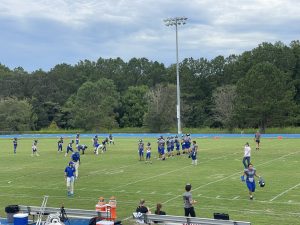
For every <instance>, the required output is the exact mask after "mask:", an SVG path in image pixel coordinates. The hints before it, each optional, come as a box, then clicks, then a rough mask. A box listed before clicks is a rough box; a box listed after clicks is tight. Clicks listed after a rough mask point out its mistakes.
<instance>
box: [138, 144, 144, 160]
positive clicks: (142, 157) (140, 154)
mask: <svg viewBox="0 0 300 225" xmlns="http://www.w3.org/2000/svg"><path fill="white" fill-rule="evenodd" d="M138 153H139V157H140V161H142V160H144V142H143V140H142V139H140V140H139V143H138Z"/></svg>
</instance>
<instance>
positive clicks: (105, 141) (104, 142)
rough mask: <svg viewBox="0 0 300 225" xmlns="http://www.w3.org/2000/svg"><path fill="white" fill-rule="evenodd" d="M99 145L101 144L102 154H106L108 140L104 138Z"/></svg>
mask: <svg viewBox="0 0 300 225" xmlns="http://www.w3.org/2000/svg"><path fill="white" fill-rule="evenodd" d="M101 143H102V145H101V149H102V153H104V152H106V150H107V148H106V146H107V144H108V143H109V140H108V138H105V139H104V140H103V141H102V142H101Z"/></svg>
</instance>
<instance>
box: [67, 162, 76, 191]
mask: <svg viewBox="0 0 300 225" xmlns="http://www.w3.org/2000/svg"><path fill="white" fill-rule="evenodd" d="M75 172H76V169H75V167H74V163H73V162H72V161H71V162H69V165H68V166H67V167H66V168H65V180H66V182H67V192H68V196H73V195H74V181H75V178H74V176H75Z"/></svg>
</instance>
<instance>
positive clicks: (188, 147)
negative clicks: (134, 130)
mask: <svg viewBox="0 0 300 225" xmlns="http://www.w3.org/2000/svg"><path fill="white" fill-rule="evenodd" d="M145 151H146V162H150V163H152V161H151V143H150V142H148V143H147V145H146V147H145V143H144V142H143V140H142V139H140V140H139V142H138V154H139V160H140V161H142V160H144V152H145ZM157 152H158V159H160V160H166V158H170V157H174V156H178V155H181V154H187V155H188V157H189V158H192V164H193V165H197V153H198V145H197V143H196V141H192V139H191V135H190V134H185V135H182V136H181V138H179V137H178V136H177V135H176V136H169V137H167V138H166V139H165V138H164V137H163V136H160V137H159V138H158V139H157Z"/></svg>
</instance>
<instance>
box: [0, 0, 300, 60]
mask: <svg viewBox="0 0 300 225" xmlns="http://www.w3.org/2000/svg"><path fill="white" fill-rule="evenodd" d="M299 12H300V1H298V0H214V1H212V0H160V1H158V0H1V1H0V18H1V20H0V28H2V35H1V37H0V48H1V47H2V48H5V49H6V48H8V46H9V49H10V52H11V54H12V56H13V54H14V53H13V52H14V51H15V52H18V54H19V57H20V58H22V52H23V51H24V52H27V51H29V49H31V50H32V52H36V53H37V55H35V59H34V60H35V61H36V59H37V58H38V59H39V60H44V61H43V64H45V63H46V60H51V65H53V64H57V63H60V61H58V60H57V61H55V62H53V60H55V58H57V59H59V60H62V59H63V58H65V59H66V60H68V59H70V58H72V59H74V60H78V61H79V60H80V59H91V58H92V59H95V58H97V57H121V58H123V59H124V60H128V59H130V58H131V57H147V58H149V59H153V60H160V61H161V62H164V63H166V64H169V63H170V62H173V61H174V50H175V31H174V27H173V29H172V28H170V27H166V26H165V25H164V23H163V19H165V18H167V17H174V16H186V17H188V21H187V24H186V25H185V26H184V27H180V28H179V48H180V56H181V58H184V57H209V58H212V57H215V56H217V55H219V54H222V55H224V56H227V55H229V54H231V53H237V54H238V53H241V52H243V51H245V50H250V49H252V48H254V47H256V46H257V44H259V43H261V42H264V41H267V42H275V41H279V40H280V41H283V42H285V43H287V44H288V43H289V42H290V41H291V40H294V39H298V38H299V33H300V27H299V25H298V24H299V23H300V13H299ZM34 48H37V49H36V50H35V49H34ZM47 49H48V50H49V52H50V53H51V54H53V55H49V57H40V55H38V52H39V50H41V51H43V52H47ZM54 50H56V51H54ZM50 53H49V54H50ZM2 54H3V53H2ZM24 55H25V53H24ZM24 57H26V59H27V61H28V60H29V59H28V54H27V55H26V56H24ZM33 57H34V56H33ZM11 58H12V59H13V57H11ZM0 62H8V61H6V58H5V54H3V55H1V53H0ZM8 63H9V62H8ZM20 63H22V60H20ZM70 63H76V61H72V62H71V61H70ZM49 64H50V62H49Z"/></svg>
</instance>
